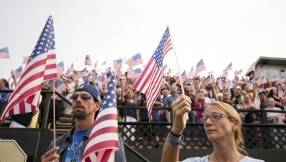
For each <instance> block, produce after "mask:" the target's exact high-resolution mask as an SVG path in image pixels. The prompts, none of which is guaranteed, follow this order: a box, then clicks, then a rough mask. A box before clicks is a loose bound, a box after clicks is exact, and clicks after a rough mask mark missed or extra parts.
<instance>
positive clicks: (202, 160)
mask: <svg viewBox="0 0 286 162" xmlns="http://www.w3.org/2000/svg"><path fill="white" fill-rule="evenodd" d="M182 162H209V160H208V155H207V156H204V157H193V158H188V159H186V160H183V161H182ZM239 162H264V160H259V159H253V158H251V157H248V156H245V157H244V158H243V159H241V160H240V161H239Z"/></svg>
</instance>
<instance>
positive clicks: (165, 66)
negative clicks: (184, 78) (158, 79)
mask: <svg viewBox="0 0 286 162" xmlns="http://www.w3.org/2000/svg"><path fill="white" fill-rule="evenodd" d="M167 67H168V64H165V65H164V67H163V70H162V71H163V72H162V73H163V74H164V73H165V71H166V69H167Z"/></svg>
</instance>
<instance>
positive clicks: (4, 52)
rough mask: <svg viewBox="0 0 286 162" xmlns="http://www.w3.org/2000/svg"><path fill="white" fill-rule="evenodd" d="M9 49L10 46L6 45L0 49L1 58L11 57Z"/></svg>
mask: <svg viewBox="0 0 286 162" xmlns="http://www.w3.org/2000/svg"><path fill="white" fill-rule="evenodd" d="M9 58H10V56H9V51H8V47H4V48H2V49H0V59H9Z"/></svg>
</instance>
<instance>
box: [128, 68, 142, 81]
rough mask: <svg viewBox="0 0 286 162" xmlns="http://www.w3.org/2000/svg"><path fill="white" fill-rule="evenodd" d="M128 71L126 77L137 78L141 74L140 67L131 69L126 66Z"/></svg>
mask: <svg viewBox="0 0 286 162" xmlns="http://www.w3.org/2000/svg"><path fill="white" fill-rule="evenodd" d="M127 72H128V78H131V79H132V78H138V77H139V76H140V74H141V68H136V69H132V68H128V69H127Z"/></svg>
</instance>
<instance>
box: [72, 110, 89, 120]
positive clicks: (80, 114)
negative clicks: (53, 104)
mask: <svg viewBox="0 0 286 162" xmlns="http://www.w3.org/2000/svg"><path fill="white" fill-rule="evenodd" d="M90 114H91V113H90ZM90 114H88V113H86V112H85V111H74V112H73V117H74V118H76V119H84V118H85V117H86V116H88V115H90Z"/></svg>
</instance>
